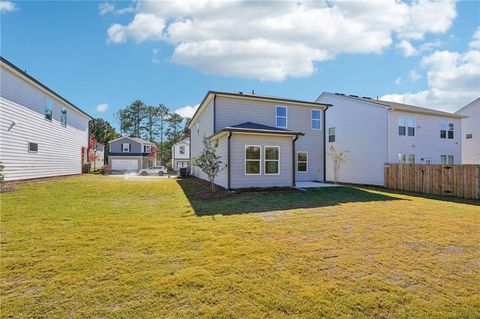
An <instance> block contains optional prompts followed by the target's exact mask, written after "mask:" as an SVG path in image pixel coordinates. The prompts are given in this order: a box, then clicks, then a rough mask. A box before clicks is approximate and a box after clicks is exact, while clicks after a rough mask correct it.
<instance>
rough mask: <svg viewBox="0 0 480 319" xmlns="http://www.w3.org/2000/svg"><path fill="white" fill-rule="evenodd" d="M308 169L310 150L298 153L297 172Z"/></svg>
mask: <svg viewBox="0 0 480 319" xmlns="http://www.w3.org/2000/svg"><path fill="white" fill-rule="evenodd" d="M307 171H308V152H298V153H297V172H307Z"/></svg>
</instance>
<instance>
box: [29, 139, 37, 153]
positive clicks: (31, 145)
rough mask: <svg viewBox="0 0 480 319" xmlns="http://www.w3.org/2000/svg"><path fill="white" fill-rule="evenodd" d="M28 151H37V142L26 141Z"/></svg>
mask: <svg viewBox="0 0 480 319" xmlns="http://www.w3.org/2000/svg"><path fill="white" fill-rule="evenodd" d="M28 152H29V153H37V152H38V144H37V143H32V142H28Z"/></svg>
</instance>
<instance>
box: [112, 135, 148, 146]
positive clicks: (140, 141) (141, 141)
mask: <svg viewBox="0 0 480 319" xmlns="http://www.w3.org/2000/svg"><path fill="white" fill-rule="evenodd" d="M122 138H129V139H131V140H134V141H135V142H137V143H143V144H152V145H153V144H155V143H153V142H150V141H147V140H144V139H142V138H140V137H130V136H122V137H119V138H116V139H114V140H111V141H110V142H109V143H111V142H115V141H118V140H121V139H122Z"/></svg>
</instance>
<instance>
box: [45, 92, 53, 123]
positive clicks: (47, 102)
mask: <svg viewBox="0 0 480 319" xmlns="http://www.w3.org/2000/svg"><path fill="white" fill-rule="evenodd" d="M52 114H53V111H52V100H50V99H49V98H48V97H46V98H45V119H47V120H49V121H51V120H52Z"/></svg>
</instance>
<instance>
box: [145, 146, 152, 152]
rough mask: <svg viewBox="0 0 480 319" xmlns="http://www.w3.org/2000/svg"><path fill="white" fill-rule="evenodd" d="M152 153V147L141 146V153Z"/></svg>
mask: <svg viewBox="0 0 480 319" xmlns="http://www.w3.org/2000/svg"><path fill="white" fill-rule="evenodd" d="M151 151H152V145H143V152H144V153H150V152H151Z"/></svg>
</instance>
